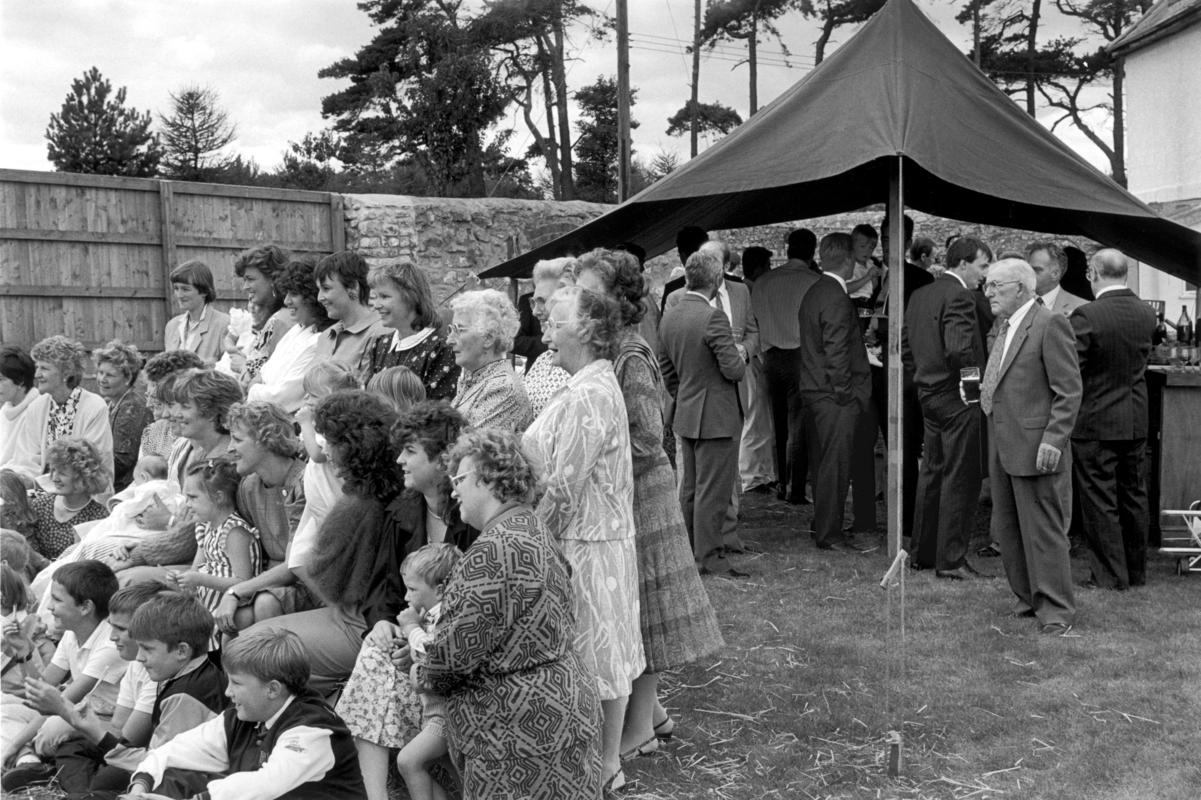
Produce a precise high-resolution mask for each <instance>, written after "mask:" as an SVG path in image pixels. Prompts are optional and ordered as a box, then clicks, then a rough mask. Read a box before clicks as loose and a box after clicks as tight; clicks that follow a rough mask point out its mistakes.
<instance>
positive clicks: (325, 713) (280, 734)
mask: <svg viewBox="0 0 1201 800" xmlns="http://www.w3.org/2000/svg"><path fill="white" fill-rule="evenodd" d="M222 661H223V663H224V665H225V673H226V676H227V677H228V680H229V688H228V689H227V691H226V694H227V695H228V696H229V698H230V700H231V701H232V702H233V707H232V708H230V709H227V710H226V711H225V712H224V713H223V714H222V715H221V716H220V717H218V718H216V719H212V720H210V721H208V722H206V723H204V724H203V725H201V726H199V727H197V728H193V729H192V730H190V731H186V732H184V733H181V734H179V735H178V736H176V737H175V738H174V739H173V740H172V741H170V742H168V743H167V744H165V745H163V746H162V747H157V748H155V749H153V750H151V751H150V752H149V753H148V754H147V756H146V758H145V760H144V761H142V763H141V764H140V765H138V767H137V769H136V770H135V772H134V776H133V780H132V781H130V784H129V793H128V794H127V795H126V796H127V797H149V798H156V797H157V798H162V797H168V798H182V797H203V798H205V800H272V798H288V799H289V800H293V799H295V800H310V798H311V800H359V799H360V798H362V797H363V796H364V794H365V792H364V789H363V777H362V774H361V773H360V772H359V759H358V754H357V751H356V750H355V746H354V739H353V738H352V737H351V735H350V732H349V731H348V730H346V726H345V725H344V724H343V723H342V720H341V719H339V718H338V715H337V714H335V713H334V712H333V709H331V708H330V707H329V706H327V705H326V704H325V702H324V701H323V700H322V699H321V697H320V696H319V695H318V694H317V693H316V692H314V691H311V690H309V689H306V688H305V684H306V683H307V682H308V679H309V659H308V655H307V654H306V653H305V650H304V645H302V644H301V642H300V637H298V636H297V635H296V634H295V633H292V632H291V631H281V630H262V631H255V632H252V633H248V634H247V633H244V634H242V635H240V636H238V637H237V638H235V639H233V640H232V641H231V642H230V643H229V644H228V645H226V646H225V648H224V653H223V657H222ZM181 771H185V772H183V773H182V774H181ZM186 771H193V772H192V773H191V774H189V773H188V772H186ZM195 771H199V772H201V773H210V774H209V775H205V776H203V778H204V780H206V781H207V787H204V788H201V789H200V790H199V791H197V785H196V782H195V780H194V777H195ZM211 773H217V775H213V774H211ZM152 789H153V790H155V794H151V793H150V792H151V790H152Z"/></svg>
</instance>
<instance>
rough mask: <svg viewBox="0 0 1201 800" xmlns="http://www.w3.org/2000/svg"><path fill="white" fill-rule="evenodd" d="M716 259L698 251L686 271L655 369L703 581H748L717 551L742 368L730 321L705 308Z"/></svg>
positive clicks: (733, 465) (734, 474) (729, 487)
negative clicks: (675, 440)
mask: <svg viewBox="0 0 1201 800" xmlns="http://www.w3.org/2000/svg"><path fill="white" fill-rule="evenodd" d="M721 270H722V265H721V258H720V257H718V256H716V255H715V254H714V253H713V252H712V251H711V250H710V251H698V252H696V253H693V254H692V255H691V256H689V258H688V261H687V263H686V264H685V265H684V278H685V281H686V283H685V286H686V288H687V291H686V292H685V294H684V296H683V297H682V298H681V299H680V302H678V303H676V304H675V305H674V306H672V307H671V308H669V309H667V310H666V312H665V313H664V315H663V321H662V322H661V323H660V324H659V341H660V345H661V347H660V350H659V368H660V370H661V371H662V372H663V381H664V384H665V385H666V386H667V391H668V393H669V394H670V395H671V398H672V405H673V411H672V414H671V420H672V428H673V429H674V430H675V432H676V435H677V436H678V437H679V441H680V452H679V455H678V468H679V471H680V506H681V509H682V510H683V512H684V524H685V525H686V526H687V528H688V533H689V536H690V538H691V539H692V544H693V556H694V558H695V560H696V563H697V566H698V568H699V569H700V571H701V573H702V574H710V573H717V574H723V575H726V576H729V577H738V578H742V577H747V574H746V573H745V572H741V571H739V570H737V569H735V568H734V567H733V566H732V565H731V564H730V562H729V560H728V559H727V558H726V556H725V551H724V548H723V546H722V523H723V520H724V518H725V515H726V508H727V506H728V505H729V503H730V493H731V492H732V491H733V490H734V482H735V481H736V480H737V478H738V442H739V439H740V437H741V436H742V416H743V410H742V402H741V400H740V398H739V395H738V382H739V381H740V380H742V378H743V376H744V375H745V374H746V361H745V360H744V359H743V357H742V354H741V353H740V352H739V350H738V347H737V346H736V345H735V343H734V336H733V333H732V331H731V329H730V320H729V318H728V317H727V316H726V315H725V313H724V312H722V311H721V310H719V309H717V308H715V307H714V306H712V305H710V301H711V300H712V299H713V295H714V293H715V292H716V290H717V285H718V281H719V280H720V276H721Z"/></svg>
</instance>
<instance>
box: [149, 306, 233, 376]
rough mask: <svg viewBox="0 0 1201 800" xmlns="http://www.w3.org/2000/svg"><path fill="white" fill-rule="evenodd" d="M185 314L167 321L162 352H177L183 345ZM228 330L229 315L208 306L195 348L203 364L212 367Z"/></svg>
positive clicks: (218, 356)
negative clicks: (198, 341)
mask: <svg viewBox="0 0 1201 800" xmlns="http://www.w3.org/2000/svg"><path fill="white" fill-rule="evenodd" d="M186 317H187V313H186V312H185V313H183V314H180V315H179V316H178V317H172V318H171V319H170V320H168V321H167V330H166V332H165V333H164V335H163V349H164V350H179V349H180V347H181V345H182V343H183V329H184V320H185V319H186ZM228 328H229V314H226V313H225V312H223V311H218V310H217V309H216V307H215V306H213V305H209V306H208V309H207V310H206V311H205V315H204V319H203V320H201V322H200V343H199V344H198V345H197V346H196V355H198V356H200V357H201V358H202V359H204V363H206V364H209V365H212V364H215V363H216V362H217V359H218V358H220V357H221V353H222V350H223V347H222V345H223V342H224V341H225V331H226V329H228Z"/></svg>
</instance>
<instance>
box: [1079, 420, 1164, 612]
mask: <svg viewBox="0 0 1201 800" xmlns="http://www.w3.org/2000/svg"><path fill="white" fill-rule="evenodd" d="M1146 454H1147V440H1146V439H1128V440H1122V441H1097V440H1091V439H1073V440H1072V456H1073V461H1072V465H1073V473H1074V475H1075V477H1076V481H1075V486H1076V487H1077V489H1078V490H1079V499H1080V512H1081V515H1082V516H1083V527H1084V536H1085V540H1086V541H1087V542H1088V558H1089V564H1090V565H1091V566H1092V571H1093V580H1094V581H1096V583H1097V585H1098V586H1101V587H1104V588H1107V589H1125V588H1127V587H1129V586H1141V585H1142V584H1143V583H1145V582H1146V572H1147V526H1148V524H1149V518H1148V511H1147V481H1146Z"/></svg>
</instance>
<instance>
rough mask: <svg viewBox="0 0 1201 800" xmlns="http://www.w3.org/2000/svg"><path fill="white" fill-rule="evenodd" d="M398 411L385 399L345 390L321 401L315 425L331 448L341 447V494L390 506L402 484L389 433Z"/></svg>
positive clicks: (361, 391) (360, 390)
mask: <svg viewBox="0 0 1201 800" xmlns="http://www.w3.org/2000/svg"><path fill="white" fill-rule="evenodd" d="M395 422H396V411H395V410H393V408H392V406H391V405H389V404H388V403H387V401H385V400H384V399H383V398H382V397H377V396H376V395H373V394H370V393H369V392H365V391H363V390H362V389H343V390H342V391H338V392H334V393H333V394H331V395H329V396H327V397H325V398H322V400H321V402H319V403H318V404H317V407H316V408H315V409H314V410H313V425H314V427H315V428H316V430H317V433H319V434H321V435H322V436H324V437H325V439H326V441H327V442H328V443H329V445H330V446H331V447H341V448H342V449H343V452H344V453H345V456H344V457H343V458H341V459H340V461H341V464H340V466H341V477H342V479H343V480H344V481H345V483H344V484H343V486H342V491H343V492H345V493H346V494H349V495H356V496H358V497H363V498H367V499H376V500H379V501H380V502H383V503H387V502H389V501H391V499H392V498H393V497H395V496H396V495H397V494H398V493H399V492H400V489H401V486H402V485H403V483H402V479H401V475H400V470H399V469H398V468H397V466H396V451H395V450H394V449H393V447H392V440H391V439H390V438H389V431H390V430H391V429H392V426H393V425H394V424H395Z"/></svg>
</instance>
